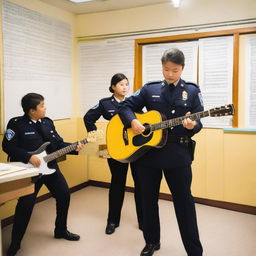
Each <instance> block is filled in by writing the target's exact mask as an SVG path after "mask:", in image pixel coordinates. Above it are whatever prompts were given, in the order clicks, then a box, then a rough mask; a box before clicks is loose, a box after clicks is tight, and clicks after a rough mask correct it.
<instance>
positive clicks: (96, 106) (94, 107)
mask: <svg viewBox="0 0 256 256" xmlns="http://www.w3.org/2000/svg"><path fill="white" fill-rule="evenodd" d="M98 106H99V104H96V105H95V106H93V107H92V108H91V109H96V108H98Z"/></svg>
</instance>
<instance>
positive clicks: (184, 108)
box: [119, 48, 203, 256]
mask: <svg viewBox="0 0 256 256" xmlns="http://www.w3.org/2000/svg"><path fill="white" fill-rule="evenodd" d="M161 61H162V72H163V76H164V79H165V80H164V81H156V82H151V83H147V84H146V85H144V86H143V87H142V88H141V89H140V90H139V91H137V92H135V94H134V95H132V96H131V97H129V98H128V99H126V100H125V101H123V102H122V103H121V104H120V109H119V116H120V118H121V120H122V122H123V124H124V127H126V128H128V127H131V128H132V130H133V132H134V133H136V134H141V133H143V132H144V131H145V126H144V125H143V124H142V123H141V122H140V121H139V120H138V119H136V116H135V114H134V111H136V109H142V108H143V107H146V108H147V111H150V110H157V111H158V112H160V113H162V114H164V115H165V116H166V118H167V119H172V118H175V117H180V116H185V115H189V114H190V113H196V112H200V111H203V103H202V98H201V94H200V89H199V87H198V86H197V85H196V84H193V83H188V82H185V81H184V80H182V79H181V74H182V71H183V68H184V65H185V57H184V54H183V52H182V51H180V50H179V49H176V48H174V49H169V50H166V51H165V52H164V54H163V56H162V59H161ZM201 129H202V124H201V122H200V120H197V121H192V120H191V119H189V118H185V119H184V120H183V121H182V125H178V126H175V127H171V128H169V129H168V139H167V143H166V144H165V145H164V146H163V147H162V148H152V149H150V150H149V151H147V153H145V154H144V155H143V156H142V157H140V158H139V159H138V160H137V161H136V164H137V169H138V172H137V173H138V178H139V181H140V183H141V197H142V207H143V235H144V239H145V242H146V245H145V247H144V248H143V250H142V252H141V254H140V255H141V256H151V255H153V254H154V251H155V250H159V249H160V221H159V209H158V196H159V189H160V183H161V179H162V172H163V174H164V176H165V179H166V182H167V184H168V187H169V189H170V191H171V193H172V196H173V203H174V208H175V213H176V217H177V221H178V225H179V230H180V234H181V237H182V241H183V245H184V247H185V250H186V252H187V254H188V255H189V256H202V252H203V248H202V245H201V242H200V239H199V233H198V227H197V220H196V211H195V204H194V199H193V196H192V195H191V190H190V186H191V181H192V171H191V163H192V160H193V152H192V151H193V144H192V140H191V137H192V136H193V135H194V134H196V133H197V132H199V131H200V130H201Z"/></svg>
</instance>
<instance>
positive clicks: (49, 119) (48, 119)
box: [42, 116, 52, 121]
mask: <svg viewBox="0 0 256 256" xmlns="http://www.w3.org/2000/svg"><path fill="white" fill-rule="evenodd" d="M42 119H44V120H47V121H52V119H51V118H49V117H47V116H45V117H44V118H42Z"/></svg>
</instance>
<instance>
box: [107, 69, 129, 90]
mask: <svg viewBox="0 0 256 256" xmlns="http://www.w3.org/2000/svg"><path fill="white" fill-rule="evenodd" d="M124 79H126V80H127V81H128V78H127V77H126V76H125V75H124V74H122V73H117V74H115V75H113V76H112V78H111V82H110V86H109V91H110V92H111V93H114V90H113V88H112V85H116V84H117V83H119V82H120V81H122V80H124Z"/></svg>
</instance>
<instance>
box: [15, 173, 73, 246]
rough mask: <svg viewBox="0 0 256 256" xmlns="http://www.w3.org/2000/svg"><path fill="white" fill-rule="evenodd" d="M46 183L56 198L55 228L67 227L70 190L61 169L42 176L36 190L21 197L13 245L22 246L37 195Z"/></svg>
mask: <svg viewBox="0 0 256 256" xmlns="http://www.w3.org/2000/svg"><path fill="white" fill-rule="evenodd" d="M43 184H45V185H46V187H47V188H48V189H49V191H50V192H51V194H52V196H53V197H54V198H55V199H56V213H57V216H56V220H55V230H56V231H58V232H62V231H64V230H66V229H67V215H68V208H69V202H70V191H69V187H68V185H67V182H66V180H65V178H64V176H63V175H62V173H61V172H60V170H59V169H57V170H56V172H54V173H53V174H50V175H44V176H42V177H41V178H40V179H39V180H38V181H37V182H36V183H35V192H34V193H33V194H30V195H27V196H23V197H20V198H19V200H18V203H17V206H16V209H15V217H14V224H13V229H12V245H13V246H17V247H19V246H20V243H21V240H22V238H23V236H24V234H25V232H26V229H27V226H28V223H29V220H30V217H31V215H32V211H33V208H34V204H35V200H36V196H37V194H38V192H39V190H40V188H41V187H42V185H43Z"/></svg>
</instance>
